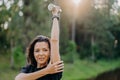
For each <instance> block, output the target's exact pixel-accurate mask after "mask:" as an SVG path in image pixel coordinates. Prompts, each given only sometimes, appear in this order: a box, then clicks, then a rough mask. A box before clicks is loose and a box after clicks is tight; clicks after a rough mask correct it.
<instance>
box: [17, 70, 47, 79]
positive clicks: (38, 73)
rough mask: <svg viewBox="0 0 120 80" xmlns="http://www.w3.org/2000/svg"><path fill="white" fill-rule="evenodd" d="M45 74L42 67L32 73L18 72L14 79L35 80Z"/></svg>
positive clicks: (45, 71)
mask: <svg viewBox="0 0 120 80" xmlns="http://www.w3.org/2000/svg"><path fill="white" fill-rule="evenodd" d="M46 74H47V70H46V68H45V69H42V70H40V71H36V72H33V73H20V74H18V75H17V76H16V78H15V80H36V79H38V78H40V77H42V76H45V75H46Z"/></svg>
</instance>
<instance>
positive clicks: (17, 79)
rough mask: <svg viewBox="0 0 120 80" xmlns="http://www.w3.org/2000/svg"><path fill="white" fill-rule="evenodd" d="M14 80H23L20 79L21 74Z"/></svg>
mask: <svg viewBox="0 0 120 80" xmlns="http://www.w3.org/2000/svg"><path fill="white" fill-rule="evenodd" d="M15 80H23V79H22V77H21V73H20V74H18V75H17V76H16V77H15Z"/></svg>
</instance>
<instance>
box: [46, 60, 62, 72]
mask: <svg viewBox="0 0 120 80" xmlns="http://www.w3.org/2000/svg"><path fill="white" fill-rule="evenodd" d="M63 68H64V64H63V61H58V62H55V63H53V64H51V62H50V63H49V64H48V66H47V67H46V70H47V72H48V74H54V73H59V72H63Z"/></svg>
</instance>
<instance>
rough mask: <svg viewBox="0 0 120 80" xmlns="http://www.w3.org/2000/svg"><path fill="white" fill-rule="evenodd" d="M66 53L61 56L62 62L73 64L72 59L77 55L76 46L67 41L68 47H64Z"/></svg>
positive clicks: (72, 42)
mask: <svg viewBox="0 0 120 80" xmlns="http://www.w3.org/2000/svg"><path fill="white" fill-rule="evenodd" d="M66 50H67V51H66V53H65V54H64V55H63V60H64V61H65V62H73V61H74V58H76V55H77V51H76V50H77V49H76V44H75V42H74V41H69V43H68V46H67V47H66Z"/></svg>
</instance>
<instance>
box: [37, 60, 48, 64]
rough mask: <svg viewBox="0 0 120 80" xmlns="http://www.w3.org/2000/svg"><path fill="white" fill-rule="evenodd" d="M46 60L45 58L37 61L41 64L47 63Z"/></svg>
mask: <svg viewBox="0 0 120 80" xmlns="http://www.w3.org/2000/svg"><path fill="white" fill-rule="evenodd" d="M46 62H47V61H46V60H44V61H37V63H39V64H46Z"/></svg>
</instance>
